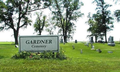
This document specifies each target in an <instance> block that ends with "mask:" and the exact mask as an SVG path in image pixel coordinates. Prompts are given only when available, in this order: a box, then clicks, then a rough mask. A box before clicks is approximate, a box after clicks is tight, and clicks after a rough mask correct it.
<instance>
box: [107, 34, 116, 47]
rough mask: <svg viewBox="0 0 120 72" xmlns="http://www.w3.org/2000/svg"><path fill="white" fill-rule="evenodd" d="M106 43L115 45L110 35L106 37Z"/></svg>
mask: <svg viewBox="0 0 120 72" xmlns="http://www.w3.org/2000/svg"><path fill="white" fill-rule="evenodd" d="M108 45H109V46H115V43H114V41H113V37H112V36H110V37H109V38H108Z"/></svg>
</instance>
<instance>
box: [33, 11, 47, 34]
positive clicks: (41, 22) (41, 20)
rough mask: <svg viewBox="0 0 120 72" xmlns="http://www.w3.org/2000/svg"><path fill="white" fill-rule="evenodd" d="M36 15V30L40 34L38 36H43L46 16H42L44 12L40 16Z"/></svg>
mask: <svg viewBox="0 0 120 72" xmlns="http://www.w3.org/2000/svg"><path fill="white" fill-rule="evenodd" d="M36 15H37V18H36V22H35V24H34V30H35V32H38V35H41V33H42V31H43V28H44V26H45V23H46V16H45V15H44V16H42V12H41V13H40V14H38V13H36Z"/></svg>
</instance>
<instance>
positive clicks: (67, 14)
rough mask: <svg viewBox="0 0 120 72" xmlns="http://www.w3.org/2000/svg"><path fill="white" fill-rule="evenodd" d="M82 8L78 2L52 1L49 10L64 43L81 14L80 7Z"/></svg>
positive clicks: (81, 4) (68, 0) (77, 0)
mask: <svg viewBox="0 0 120 72" xmlns="http://www.w3.org/2000/svg"><path fill="white" fill-rule="evenodd" d="M81 6H83V3H82V2H79V0H53V4H52V7H51V8H50V10H51V11H52V13H53V19H55V20H56V25H57V26H58V27H59V29H60V30H59V32H60V33H61V32H62V36H63V37H64V42H65V43H66V42H67V38H69V37H70V34H71V33H72V32H73V27H74V25H75V24H74V23H73V21H76V20H77V18H78V17H81V16H82V15H83V14H82V13H81V12H80V7H81Z"/></svg>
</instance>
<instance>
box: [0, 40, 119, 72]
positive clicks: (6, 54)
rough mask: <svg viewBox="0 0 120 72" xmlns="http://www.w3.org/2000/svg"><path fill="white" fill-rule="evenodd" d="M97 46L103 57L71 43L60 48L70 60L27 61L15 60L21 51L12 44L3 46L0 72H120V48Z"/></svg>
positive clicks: (0, 57)
mask: <svg viewBox="0 0 120 72" xmlns="http://www.w3.org/2000/svg"><path fill="white" fill-rule="evenodd" d="M72 45H74V46H75V49H73V48H72ZM94 46H95V49H98V48H99V49H101V50H102V53H98V52H97V51H93V50H91V48H90V47H87V46H85V45H84V44H83V43H76V44H75V43H67V44H65V45H63V44H60V48H62V49H63V50H64V53H65V55H66V56H67V59H66V60H59V59H40V60H27V59H11V57H12V56H13V55H15V54H16V53H17V52H18V48H15V46H14V45H13V44H12V43H10V42H9V43H8V42H6V43H4V42H1V43H0V72H120V44H116V46H114V47H112V46H108V45H107V44H100V43H95V44H94ZM81 49H82V51H83V53H82V54H81V53H80V50H81ZM108 51H113V53H108Z"/></svg>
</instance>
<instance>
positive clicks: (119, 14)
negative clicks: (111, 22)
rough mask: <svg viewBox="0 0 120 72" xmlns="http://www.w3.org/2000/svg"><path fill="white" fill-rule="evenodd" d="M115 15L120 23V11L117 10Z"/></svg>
mask: <svg viewBox="0 0 120 72" xmlns="http://www.w3.org/2000/svg"><path fill="white" fill-rule="evenodd" d="M114 15H115V17H116V19H117V21H118V22H119V21H120V10H116V11H115V12H114Z"/></svg>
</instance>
